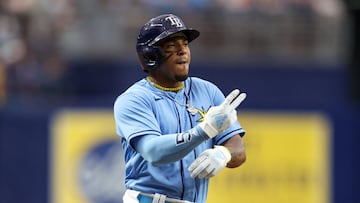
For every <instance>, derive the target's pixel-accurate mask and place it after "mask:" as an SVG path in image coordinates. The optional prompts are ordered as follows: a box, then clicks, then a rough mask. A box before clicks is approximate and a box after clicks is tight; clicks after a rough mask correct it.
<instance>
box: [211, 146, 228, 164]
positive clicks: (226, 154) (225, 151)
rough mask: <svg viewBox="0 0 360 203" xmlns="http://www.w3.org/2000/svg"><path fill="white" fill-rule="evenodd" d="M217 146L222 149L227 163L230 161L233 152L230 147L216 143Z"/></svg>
mask: <svg viewBox="0 0 360 203" xmlns="http://www.w3.org/2000/svg"><path fill="white" fill-rule="evenodd" d="M215 148H216V149H218V150H220V152H221V153H222V154H223V155H224V157H225V160H226V163H228V162H229V161H230V160H231V153H230V150H229V149H228V148H226V147H224V146H221V145H215Z"/></svg>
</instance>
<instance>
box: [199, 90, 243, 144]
mask: <svg viewBox="0 0 360 203" xmlns="http://www.w3.org/2000/svg"><path fill="white" fill-rule="evenodd" d="M245 98H246V93H240V90H238V89H235V90H233V91H232V92H231V93H230V94H229V95H228V96H227V97H226V98H225V100H224V102H223V103H221V104H220V105H219V106H214V107H211V108H210V109H209V111H208V112H207V113H206V115H205V118H204V121H203V122H202V123H200V124H199V127H200V128H201V129H202V130H203V131H204V132H205V133H206V134H207V136H208V137H209V138H213V137H215V136H216V135H217V134H219V133H222V132H223V131H225V130H226V129H227V128H229V127H230V126H231V125H232V124H234V123H235V122H236V121H237V116H236V110H235V109H236V108H237V107H238V106H239V105H240V104H241V102H242V101H244V99H245Z"/></svg>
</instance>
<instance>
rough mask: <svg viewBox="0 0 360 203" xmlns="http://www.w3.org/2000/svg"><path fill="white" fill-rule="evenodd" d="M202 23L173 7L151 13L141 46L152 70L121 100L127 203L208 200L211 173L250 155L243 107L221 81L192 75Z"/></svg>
mask: <svg viewBox="0 0 360 203" xmlns="http://www.w3.org/2000/svg"><path fill="white" fill-rule="evenodd" d="M199 34H200V33H199V31H197V30H195V29H191V28H187V27H186V26H185V24H184V22H183V21H182V20H181V19H180V18H179V17H177V16H175V15H173V14H166V15H160V16H157V17H155V18H152V19H150V20H149V21H148V22H147V23H146V24H145V25H144V26H143V27H142V28H141V29H140V32H139V35H138V38H137V44H136V50H137V54H138V58H139V62H140V64H141V67H142V69H143V71H144V72H145V73H146V75H147V76H146V77H145V78H143V79H141V80H140V81H137V82H136V83H135V84H133V85H132V86H131V87H129V88H128V89H127V90H126V91H125V92H124V93H122V94H121V95H120V96H119V97H118V98H117V99H116V101H115V103H114V116H115V122H116V130H117V133H118V135H119V136H120V137H121V142H122V146H123V148H124V153H125V162H126V163H125V164H126V177H125V186H126V188H127V190H126V192H125V194H124V196H123V201H124V203H154V202H156V203H170V202H176V203H189V202H196V203H205V202H206V197H207V190H208V183H209V178H210V177H213V176H214V175H216V174H217V173H218V172H219V171H220V170H221V169H223V168H224V167H229V168H234V167H238V166H240V165H241V164H242V163H243V162H244V161H245V157H246V156H245V149H244V143H243V141H242V136H243V135H244V133H245V131H244V130H243V129H242V127H241V126H240V124H239V122H238V121H237V113H236V108H237V107H238V105H240V103H241V102H242V101H243V100H244V99H245V97H246V94H245V93H241V92H240V91H239V90H238V89H235V90H233V91H232V92H231V93H230V94H229V95H228V96H227V97H226V98H225V97H224V95H223V93H222V92H221V91H220V90H219V88H218V87H217V86H216V85H214V84H213V83H211V82H209V81H206V80H203V79H200V78H197V77H189V75H188V74H189V64H190V59H191V55H190V49H189V43H190V42H191V41H193V40H194V39H196V38H197V37H198V36H199Z"/></svg>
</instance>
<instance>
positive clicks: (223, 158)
mask: <svg viewBox="0 0 360 203" xmlns="http://www.w3.org/2000/svg"><path fill="white" fill-rule="evenodd" d="M230 159H231V154H230V152H229V150H228V149H226V148H225V147H224V146H215V148H214V149H207V150H205V151H204V152H202V153H201V154H200V156H199V157H198V158H196V159H195V161H194V162H193V163H192V164H191V165H190V166H189V168H188V170H189V171H190V173H191V177H193V178H196V177H198V178H210V177H212V176H214V175H216V174H217V173H218V172H219V171H220V170H221V169H223V168H224V167H225V166H226V164H227V163H228V162H229V161H230Z"/></svg>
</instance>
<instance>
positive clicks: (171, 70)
mask: <svg viewBox="0 0 360 203" xmlns="http://www.w3.org/2000/svg"><path fill="white" fill-rule="evenodd" d="M161 46H162V48H163V50H164V52H165V61H164V62H163V63H162V64H161V66H160V67H159V71H158V73H159V74H160V75H161V77H162V79H163V81H164V82H165V81H167V82H168V83H171V82H179V81H184V80H186V79H187V77H188V74H189V65H190V59H191V54H190V48H189V42H188V41H187V39H186V38H185V37H181V36H180V37H173V38H170V39H169V40H167V41H165V42H164V43H163V44H161Z"/></svg>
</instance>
